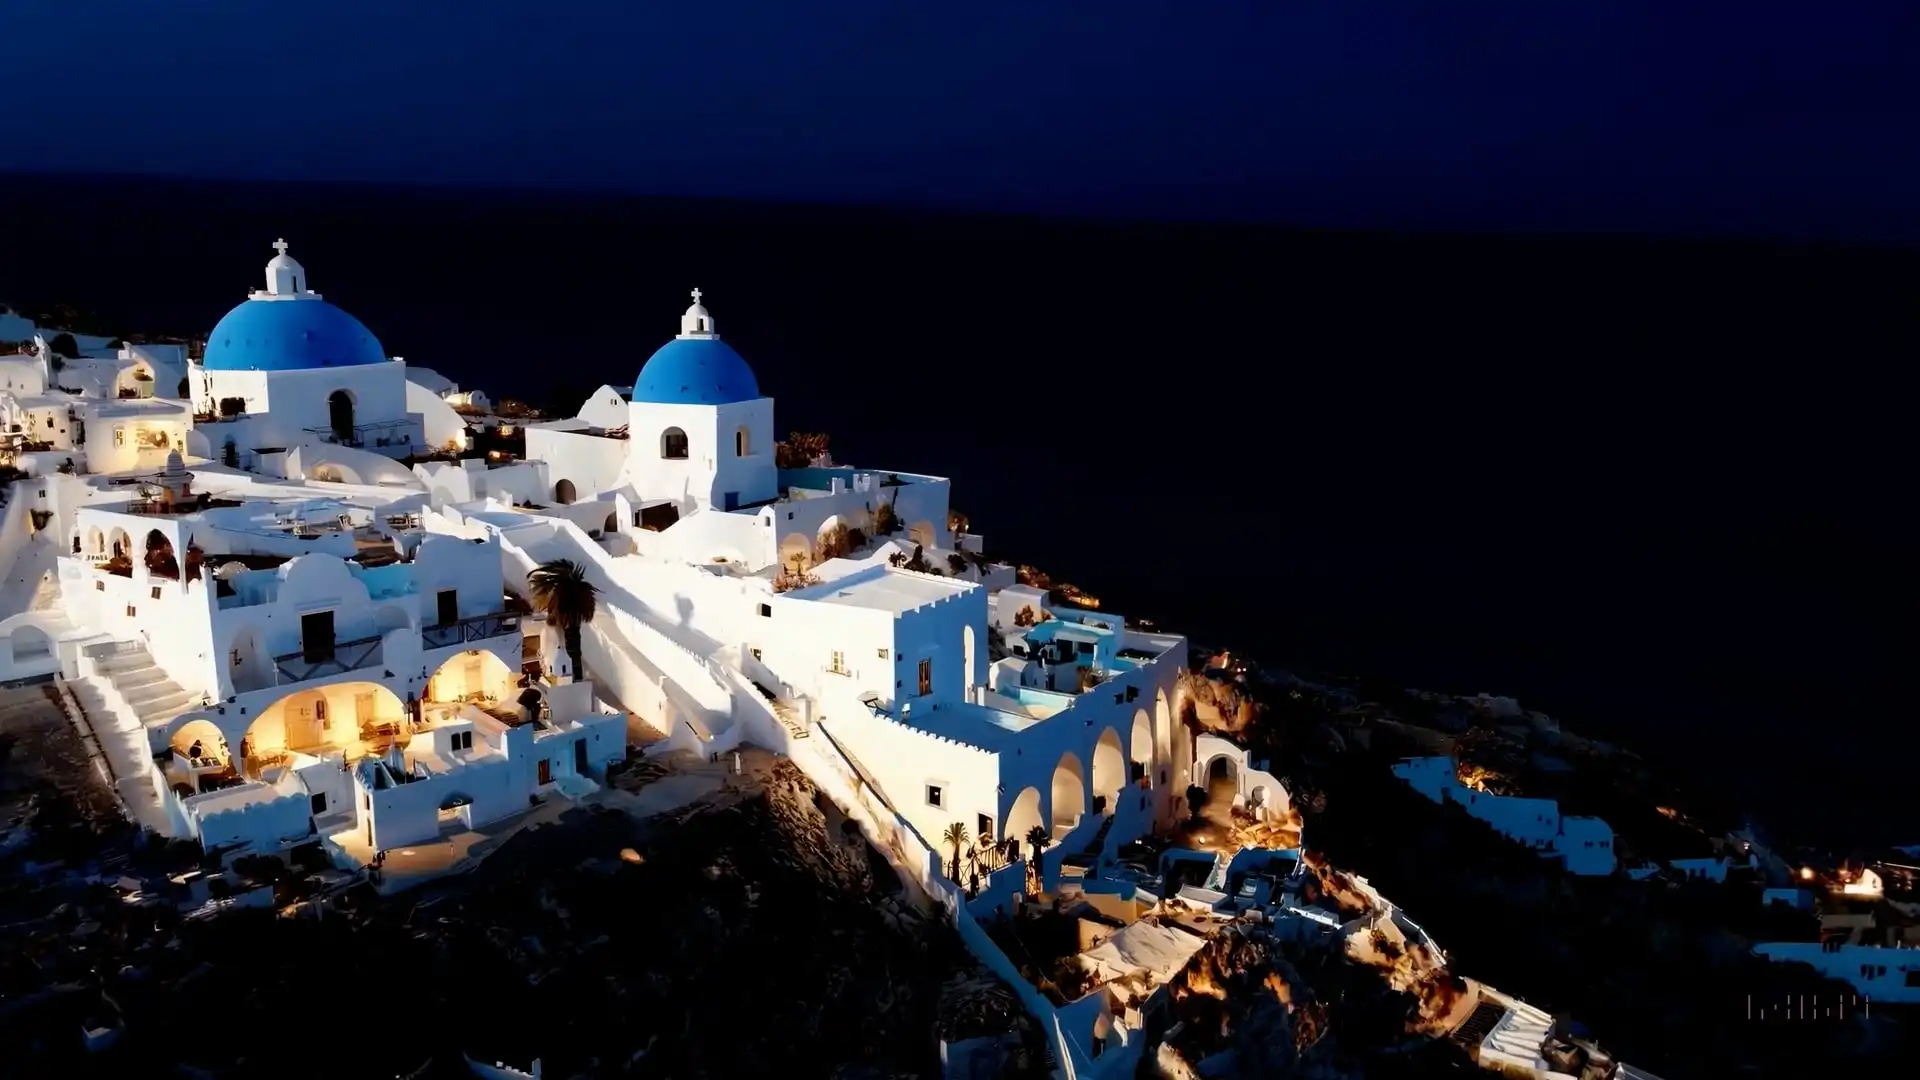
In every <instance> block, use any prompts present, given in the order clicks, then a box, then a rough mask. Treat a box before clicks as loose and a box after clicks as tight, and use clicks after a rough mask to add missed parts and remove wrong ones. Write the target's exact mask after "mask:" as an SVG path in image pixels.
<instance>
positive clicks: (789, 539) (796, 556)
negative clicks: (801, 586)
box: [780, 533, 813, 570]
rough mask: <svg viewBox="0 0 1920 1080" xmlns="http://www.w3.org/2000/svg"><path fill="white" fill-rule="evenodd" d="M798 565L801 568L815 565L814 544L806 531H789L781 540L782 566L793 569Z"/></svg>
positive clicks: (804, 568)
mask: <svg viewBox="0 0 1920 1080" xmlns="http://www.w3.org/2000/svg"><path fill="white" fill-rule="evenodd" d="M796 565H797V566H798V567H799V569H801V570H806V569H809V568H811V567H812V566H813V545H812V544H811V543H809V542H808V541H807V537H806V534H805V533H788V534H787V535H786V536H785V537H783V538H781V540H780V566H781V567H782V568H783V569H785V570H793V569H794V568H795V566H796Z"/></svg>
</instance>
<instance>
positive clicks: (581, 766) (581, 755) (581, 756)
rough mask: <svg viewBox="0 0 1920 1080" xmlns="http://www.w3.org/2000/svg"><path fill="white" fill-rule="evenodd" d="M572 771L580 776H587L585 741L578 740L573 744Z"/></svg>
mask: <svg viewBox="0 0 1920 1080" xmlns="http://www.w3.org/2000/svg"><path fill="white" fill-rule="evenodd" d="M573 771H574V772H576V773H578V774H580V775H581V776H585V775H587V740H585V739H580V740H578V741H576V742H575V743H574V744H573Z"/></svg>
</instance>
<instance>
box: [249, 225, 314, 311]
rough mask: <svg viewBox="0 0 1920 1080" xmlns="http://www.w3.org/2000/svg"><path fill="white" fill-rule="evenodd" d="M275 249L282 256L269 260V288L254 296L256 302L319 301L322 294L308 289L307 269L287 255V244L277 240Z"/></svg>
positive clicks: (274, 245)
mask: <svg viewBox="0 0 1920 1080" xmlns="http://www.w3.org/2000/svg"><path fill="white" fill-rule="evenodd" d="M273 249H274V250H275V251H278V252H279V253H280V254H278V255H275V256H274V257H273V258H271V259H269V260H267V287H266V288H264V289H261V290H260V291H258V292H256V293H254V294H253V299H255V300H318V299H320V294H319V293H317V292H314V291H313V290H312V289H309V288H307V268H306V267H304V266H301V265H300V263H299V262H298V261H297V260H296V259H294V257H293V256H291V255H289V254H287V242H286V241H285V240H275V241H274V242H273Z"/></svg>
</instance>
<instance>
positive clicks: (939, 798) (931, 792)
mask: <svg viewBox="0 0 1920 1080" xmlns="http://www.w3.org/2000/svg"><path fill="white" fill-rule="evenodd" d="M946 797H947V793H946V792H945V791H942V790H941V789H940V785H938V784H928V785H927V805H928V806H945V805H946V803H945V802H944V800H945V799H946Z"/></svg>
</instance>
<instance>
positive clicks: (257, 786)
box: [186, 781, 285, 816]
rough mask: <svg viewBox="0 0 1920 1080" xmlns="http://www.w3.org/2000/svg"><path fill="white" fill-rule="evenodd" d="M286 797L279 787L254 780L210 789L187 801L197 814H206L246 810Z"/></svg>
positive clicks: (188, 806) (188, 805) (189, 807)
mask: <svg viewBox="0 0 1920 1080" xmlns="http://www.w3.org/2000/svg"><path fill="white" fill-rule="evenodd" d="M284 797H285V796H283V795H281V793H280V792H279V791H278V790H277V789H275V788H273V787H271V786H269V785H267V784H262V783H260V782H259V781H254V782H253V783H250V784H239V785H236V786H234V787H230V788H221V789H220V790H218V791H209V792H207V793H205V794H203V795H195V796H193V797H192V798H190V799H188V800H187V801H186V805H187V808H188V809H190V810H192V811H193V812H194V813H195V814H198V815H202V816H204V815H207V814H220V813H225V812H226V811H228V810H244V809H246V808H247V807H249V806H257V805H259V804H261V803H270V802H273V801H274V800H276V799H280V798H284Z"/></svg>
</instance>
